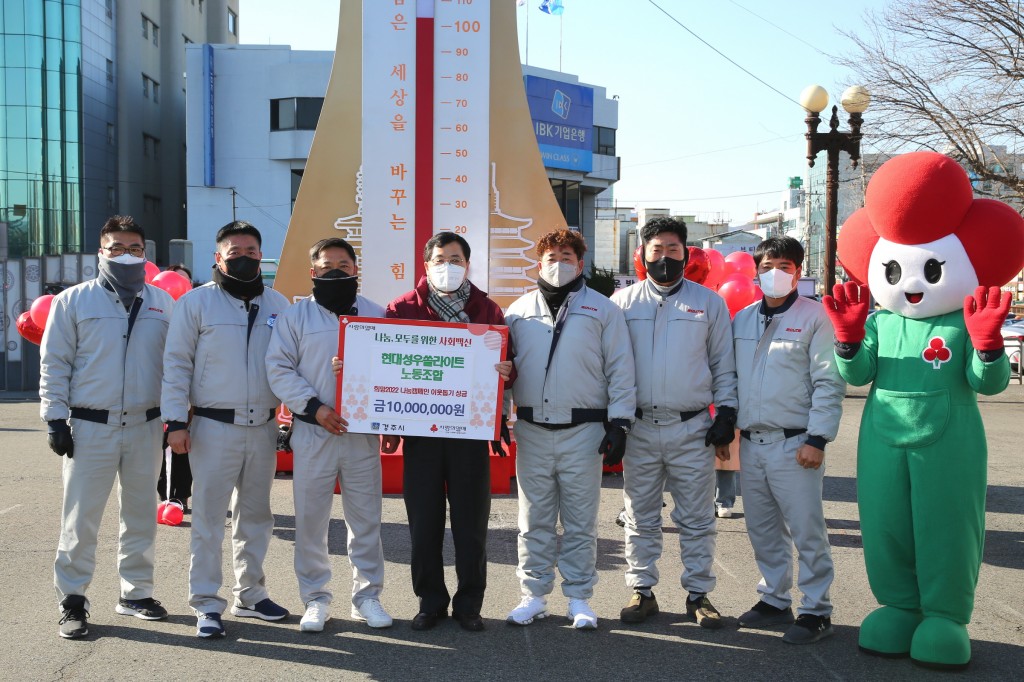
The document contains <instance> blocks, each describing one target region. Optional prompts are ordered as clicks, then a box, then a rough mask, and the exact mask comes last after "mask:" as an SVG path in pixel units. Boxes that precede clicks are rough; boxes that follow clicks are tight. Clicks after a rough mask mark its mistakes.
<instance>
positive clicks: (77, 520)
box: [53, 419, 162, 602]
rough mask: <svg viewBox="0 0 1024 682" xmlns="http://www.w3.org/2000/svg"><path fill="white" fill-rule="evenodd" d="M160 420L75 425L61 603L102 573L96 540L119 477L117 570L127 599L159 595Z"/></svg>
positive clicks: (57, 583)
mask: <svg viewBox="0 0 1024 682" xmlns="http://www.w3.org/2000/svg"><path fill="white" fill-rule="evenodd" d="M161 429H162V424H161V423H160V420H159V419H155V420H153V421H149V422H144V423H142V424H136V425H134V426H110V425H107V424H97V423H95V422H90V421H85V420H82V419H72V420H71V433H72V436H73V438H74V441H75V455H74V457H73V458H69V457H64V458H63V460H64V463H63V479H64V505H63V511H62V512H61V533H60V541H59V543H58V545H57V559H56V561H54V565H53V585H54V589H55V590H56V592H57V601H58V602H61V601H63V600H64V597H66V596H68V595H69V594H77V595H82V596H85V592H86V590H87V589H88V588H89V583H91V582H92V576H93V572H94V570H95V568H96V538H97V536H98V534H99V529H100V520H101V519H102V518H103V509H104V507H106V506H107V499H108V498H109V497H110V490H111V488H112V487H113V485H114V479H115V478H116V479H117V482H118V485H117V498H118V503H119V505H120V521H121V530H120V534H119V536H118V542H119V547H118V552H117V573H118V575H119V576H120V577H121V595H120V596H122V597H124V598H125V599H145V598H147V597H152V596H153V558H154V554H155V551H154V550H155V541H156V479H157V475H158V473H159V471H160V434H161Z"/></svg>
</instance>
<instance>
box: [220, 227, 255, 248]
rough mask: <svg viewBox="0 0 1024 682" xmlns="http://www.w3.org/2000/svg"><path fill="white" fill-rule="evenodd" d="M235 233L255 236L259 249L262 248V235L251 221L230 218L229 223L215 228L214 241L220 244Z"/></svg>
mask: <svg viewBox="0 0 1024 682" xmlns="http://www.w3.org/2000/svg"><path fill="white" fill-rule="evenodd" d="M236 234H247V235H250V236H252V237H256V243H257V244H258V245H259V247H260V248H261V249H262V248H263V235H261V234H260V231H259V230H257V229H256V227H255V226H254V225H253V224H252V223H250V222H246V221H244V220H232V221H231V222H230V223H228V224H227V225H225V226H224V227H222V228H220V229H219V230H217V238H216V240H215V241H216V242H217V243H218V244H220V243H221V242H222V241H224V240H225V239H227V238H228V237H230V236H232V235H236Z"/></svg>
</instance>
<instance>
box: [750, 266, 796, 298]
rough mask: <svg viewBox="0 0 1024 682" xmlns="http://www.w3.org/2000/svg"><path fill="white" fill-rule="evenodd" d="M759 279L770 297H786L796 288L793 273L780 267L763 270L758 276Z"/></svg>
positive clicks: (763, 290)
mask: <svg viewBox="0 0 1024 682" xmlns="http://www.w3.org/2000/svg"><path fill="white" fill-rule="evenodd" d="M757 281H758V284H759V286H760V287H761V291H762V292H764V295H765V296H767V297H768V298H785V297H786V296H789V294H790V292H791V291H793V289H794V288H795V284H794V283H793V274H792V273H789V272H784V271H782V270H779V269H778V268H774V269H772V270H769V271H768V272H762V273H761V274H759V275H758V276H757Z"/></svg>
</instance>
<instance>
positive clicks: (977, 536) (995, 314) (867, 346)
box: [824, 152, 1024, 668]
mask: <svg viewBox="0 0 1024 682" xmlns="http://www.w3.org/2000/svg"><path fill="white" fill-rule="evenodd" d="M838 250H839V259H840V260H841V261H842V264H843V267H844V268H845V269H846V272H847V273H848V274H849V275H850V277H851V278H852V279H853V280H855V281H856V282H861V283H863V282H866V283H867V289H870V292H871V294H872V295H873V296H874V297H875V299H876V300H877V302H878V303H879V305H880V306H881V307H882V308H883V309H882V310H880V311H878V312H877V313H875V314H874V315H871V316H870V317H869V316H868V312H869V297H868V295H867V290H866V289H864V288H863V287H862V286H860V285H859V284H857V283H856V282H848V283H846V284H840V285H836V287H835V290H834V292H833V293H834V296H826V297H825V300H824V304H825V309H826V311H828V314H829V317H830V318H831V320H832V323H833V325H834V326H835V334H836V356H837V359H838V366H839V371H840V373H841V374H842V376H843V378H844V379H846V381H847V382H849V383H850V384H852V385H857V386H863V385H865V384H868V383H871V384H872V386H871V392H870V394H869V395H868V399H867V403H866V404H865V407H864V415H863V417H862V420H861V427H860V437H859V441H858V446H857V498H858V506H859V509H860V522H861V531H862V535H863V539H864V562H865V564H866V567H867V573H868V580H869V582H870V584H871V591H872V592H873V593H874V595H875V598H876V599H877V600H878V602H879V603H880V604H881V605H882V606H881V608H879V609H876V610H875V611H874V612H872V613H871V614H869V615H868V616H867V618H865V619H864V622H863V623H861V628H860V648H861V649H862V650H864V651H866V652H868V653H872V654H877V655H882V656H894V657H895V656H906V655H908V654H909V655H910V657H911V658H912V659H913V660H914V661H915V662H916V663H919V664H921V665H925V666H928V667H938V668H960V667H964V666H966V665H967V663H968V662H969V661H970V658H971V643H970V638H969V636H968V634H967V623H969V622H970V620H971V612H972V610H973V608H974V590H975V586H976V585H977V582H978V571H979V568H980V566H981V558H982V546H983V542H984V535H985V491H986V467H987V461H986V460H987V448H986V442H985V429H984V426H983V425H982V422H981V414H980V412H979V411H978V404H977V395H976V394H978V393H981V394H984V395H992V394H995V393H999V392H1000V391H1002V390H1003V389H1005V388H1006V386H1007V383H1008V382H1009V375H1010V367H1009V361H1008V359H1007V357H1006V353H1005V351H1004V347H1003V346H1004V344H1003V339H1002V336H1001V334H1000V327H1001V326H1002V324H1003V322H1004V320H1005V319H1006V315H1007V312H1008V311H1009V306H1010V299H1011V296H1010V294H1009V293H1005V292H1004V293H1001V292H1000V290H999V288H998V287H1000V286H1001V285H1003V284H1005V283H1006V282H1008V281H1009V280H1010V279H1011V278H1012V277H1014V276H1015V275H1016V274H1017V273H1018V272H1020V270H1021V268H1022V266H1024V219H1022V218H1021V216H1020V215H1019V214H1018V213H1017V212H1016V211H1014V210H1013V209H1012V208H1010V207H1009V206H1007V205H1006V204H1003V203H1001V202H998V201H994V200H991V199H974V198H973V192H972V189H971V183H970V180H969V179H968V177H967V174H966V173H965V172H964V170H963V169H962V168H961V167H960V166H959V165H957V164H956V162H954V161H953V160H952V159H950V158H948V157H946V156H943V155H941V154H936V153H933V152H914V153H911V154H905V155H903V156H898V157H896V158H894V159H892V160H890V161H888V162H887V163H885V164H884V165H882V166H881V168H879V169H878V171H877V172H876V173H875V175H874V177H872V179H871V182H870V183H869V184H868V189H867V195H866V199H865V208H862V209H860V210H859V211H857V212H856V213H854V214H853V215H852V216H851V217H850V218H849V220H847V222H846V224H845V225H844V226H843V229H842V231H841V233H840V235H839V249H838Z"/></svg>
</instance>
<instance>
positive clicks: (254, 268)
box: [161, 220, 288, 637]
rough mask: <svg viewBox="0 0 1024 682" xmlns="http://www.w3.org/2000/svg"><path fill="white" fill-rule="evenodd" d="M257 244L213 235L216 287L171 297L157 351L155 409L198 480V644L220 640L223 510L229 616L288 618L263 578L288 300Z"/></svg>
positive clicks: (194, 590)
mask: <svg viewBox="0 0 1024 682" xmlns="http://www.w3.org/2000/svg"><path fill="white" fill-rule="evenodd" d="M261 242H262V239H261V237H260V233H259V230H257V229H256V228H255V227H253V226H252V225H250V224H249V223H247V222H244V221H241V220H239V221H235V222H232V223H228V224H227V225H225V226H224V227H222V228H221V229H220V231H219V232H217V252H216V254H215V261H216V265H215V266H214V268H213V281H212V282H210V283H209V284H206V285H204V286H202V287H199V288H198V289H193V290H192V291H190V292H188V293H187V294H185V295H184V296H183V297H181V299H179V300H178V304H177V307H176V308H175V311H174V316H173V318H172V319H171V328H170V330H169V331H168V334H167V347H166V350H165V351H164V381H163V391H162V395H161V412H162V415H163V419H164V421H165V422H167V443H168V445H170V446H171V450H172V451H174V452H177V453H183V452H190V454H191V456H190V463H191V465H192V474H193V477H194V479H195V483H194V487H193V490H192V565H191V567H190V569H189V606H191V607H192V609H193V611H194V612H195V614H196V617H197V625H196V634H197V635H198V636H199V637H223V636H224V626H223V624H222V622H221V614H222V613H223V611H224V609H225V607H226V606H227V602H226V600H225V599H224V598H223V597H221V596H220V595H219V594H218V591H219V590H220V587H221V582H222V578H223V576H222V571H221V557H222V553H221V552H222V547H221V545H222V544H223V540H224V516H225V514H226V513H227V511H228V507H229V505H230V507H231V526H232V541H233V542H232V547H233V549H234V567H235V587H234V605H233V606H232V608H231V612H232V613H233V614H234V615H236V616H239V617H244V618H261V619H263V620H281V619H282V618H284V617H286V616H287V615H288V611H287V610H285V609H283V608H282V607H280V606H278V605H277V604H275V603H274V602H273V601H271V599H270V595H269V594H268V593H267V588H266V580H265V576H264V574H263V559H264V557H265V556H266V553H267V547H268V546H269V544H270V535H271V532H272V531H273V529H274V516H273V514H271V512H270V487H271V484H272V483H273V480H274V469H275V467H276V461H277V457H276V449H277V423H276V420H275V419H274V415H275V412H276V409H277V406H278V404H279V401H278V399H277V398H276V397H275V396H274V393H273V391H271V389H270V384H269V383H268V382H267V366H266V355H267V346H268V345H269V344H270V337H271V335H272V334H273V331H274V323H275V322H276V321H277V317H278V315H280V314H281V313H282V312H284V309H285V308H286V307H287V306H288V301H287V299H285V297H284V296H282V295H281V294H279V293H278V292H276V291H274V290H273V289H265V288H264V287H263V279H262V277H261V275H260V259H261V258H262V257H263V253H262V251H261V250H260V247H261ZM190 404H191V405H192V408H193V413H194V418H193V420H192V424H191V426H189V425H188V408H189V405H190ZM232 493H234V495H233V496H232Z"/></svg>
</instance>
